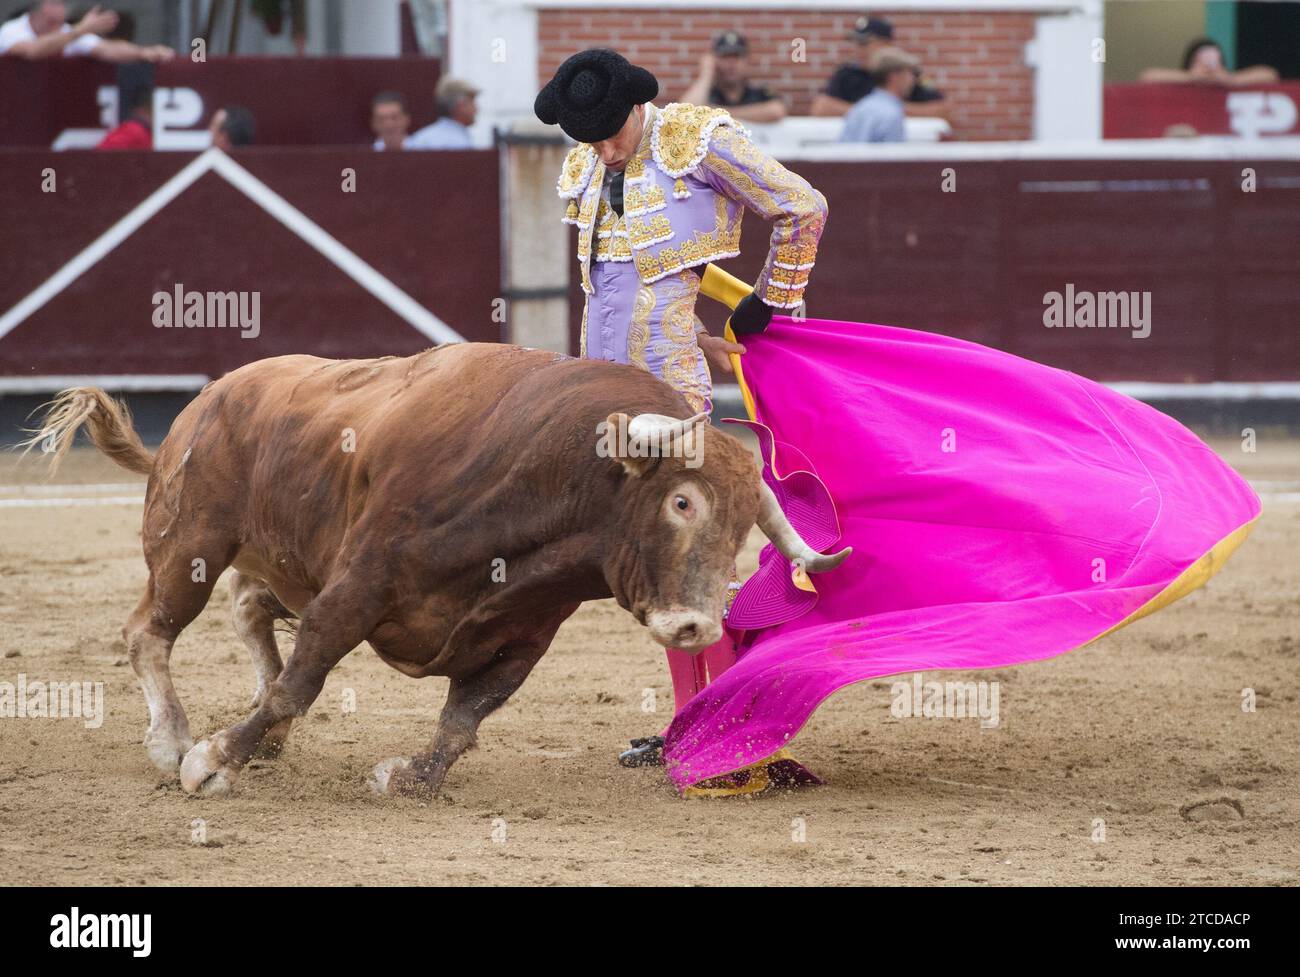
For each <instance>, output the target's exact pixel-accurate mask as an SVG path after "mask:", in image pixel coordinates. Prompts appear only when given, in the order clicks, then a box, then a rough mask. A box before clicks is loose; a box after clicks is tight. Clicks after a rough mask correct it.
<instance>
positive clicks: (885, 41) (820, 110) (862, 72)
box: [812, 16, 947, 116]
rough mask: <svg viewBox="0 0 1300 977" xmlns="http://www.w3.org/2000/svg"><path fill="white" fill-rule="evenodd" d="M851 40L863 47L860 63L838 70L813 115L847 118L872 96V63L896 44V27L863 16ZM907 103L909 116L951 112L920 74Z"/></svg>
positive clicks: (815, 102)
mask: <svg viewBox="0 0 1300 977" xmlns="http://www.w3.org/2000/svg"><path fill="white" fill-rule="evenodd" d="M849 36H850V37H851V38H853V40H855V41H857V42H858V44H859V51H860V54H859V56H858V60H857V61H856V62H853V63H850V64H843V65H840V66H839V68H837V69H836V70H835V74H833V75H831V80H830V82H829V83H827V85H826V90H825V91H824V92H818V93H817V96H816V98H814V99H813V104H812V114H813V115H844V113H846V112H847V111H848V110H849V109H850V108H852V107H853V105H854V103H856V102H858V101H860V100H861V99H863V98H866V96H868V95H870V94H871V90H872V89H873V88H874V87H875V82H874V81H872V78H871V59H872V57H873V56H874V54H875V52H876V51H877V50H879V49H880V48H883V47H887V46H889V45H890V44H892V43H893V40H894V25H893V24H891V23H890V22H889V21H887V20H885V19H884V18H883V17H867V16H862V17H859V18H858V19H857V22H856V23H855V24H854V25H853V30H852V32H851V33H850V35H849ZM906 101H907V114H908V115H926V116H936V115H937V116H942V115H944V114H945V113H946V112H947V100H946V99H945V98H944V96H943V92H941V91H939V90H937V89H935V88H932V87H930V86H929V85H927V84H925V83H924V82H922V81H921V79H920V75H919V74H918V75H917V82H916V84H915V85H914V86H913V88H912V94H911V95H909V96H908V97H907V99H906Z"/></svg>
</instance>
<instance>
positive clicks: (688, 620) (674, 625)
mask: <svg viewBox="0 0 1300 977" xmlns="http://www.w3.org/2000/svg"><path fill="white" fill-rule="evenodd" d="M645 623H646V625H647V626H648V627H649V628H650V634H651V636H652V637H653V638H654V639H655V641H657V642H659V644H661V645H663V646H664V647H665V648H680V649H682V650H683V651H703V650H704V649H705V648H707V647H708V646H709V645H711V644H713V643H714V642H715V641H717V640H718V639H719V638H721V637H722V624H721V623H720V622H718V621H717V620H715V619H714V618H712V617H710V616H709V615H707V614H702V613H701V612H699V611H693V610H688V609H686V608H681V607H674V608H669V609H668V610H663V611H651V612H650V614H649V615H648V616H647V618H646V622H645Z"/></svg>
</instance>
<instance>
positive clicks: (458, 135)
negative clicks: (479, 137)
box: [402, 116, 474, 149]
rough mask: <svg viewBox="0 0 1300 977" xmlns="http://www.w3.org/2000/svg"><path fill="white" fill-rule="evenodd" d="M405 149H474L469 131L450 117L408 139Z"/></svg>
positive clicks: (426, 127)
mask: <svg viewBox="0 0 1300 977" xmlns="http://www.w3.org/2000/svg"><path fill="white" fill-rule="evenodd" d="M402 148H403V149H473V148H474V141H473V140H472V139H471V138H470V134H469V129H467V128H466V127H465V126H463V125H461V124H460V123H459V122H457V121H456V120H455V119H453V118H450V117H449V116H443V117H442V118H441V119H439V120H438V121H437V122H435V123H434V124H433V125H431V126H425V127H424V128H423V129H421V130H420V131H419V132H416V133H415V134H414V135H412V136H409V137H407V140H406V144H405V145H403V146H402Z"/></svg>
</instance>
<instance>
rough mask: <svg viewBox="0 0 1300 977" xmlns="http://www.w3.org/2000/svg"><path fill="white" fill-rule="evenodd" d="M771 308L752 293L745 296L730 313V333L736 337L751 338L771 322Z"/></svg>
mask: <svg viewBox="0 0 1300 977" xmlns="http://www.w3.org/2000/svg"><path fill="white" fill-rule="evenodd" d="M772 311H773V310H772V307H771V306H770V305H768V304H767V303H766V302H764V301H763V300H762V299H760V298H759V297H758V296H757V295H755V294H754V293H753V292H750V293H749V294H748V295H746V296H745V297H744V298H743V299H741V300H740V302H739V303H738V304H737V305H736V308H735V310H734V311H733V312H732V313H731V320H730V321H731V331H732V332H734V333H735V334H736V335H737V336H753V335H757V334H758V333H760V332H762V331H763V330H764V329H766V328H767V324H768V323H769V322H771V321H772Z"/></svg>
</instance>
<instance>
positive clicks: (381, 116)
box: [370, 92, 411, 150]
mask: <svg viewBox="0 0 1300 977" xmlns="http://www.w3.org/2000/svg"><path fill="white" fill-rule="evenodd" d="M370 131H371V132H373V133H374V134H375V149H381V150H382V149H407V148H409V146H410V142H411V111H410V109H409V108H407V105H406V96H405V95H403V94H402V93H401V92H380V93H379V94H378V95H376V96H375V97H374V100H373V101H371V103H370Z"/></svg>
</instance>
